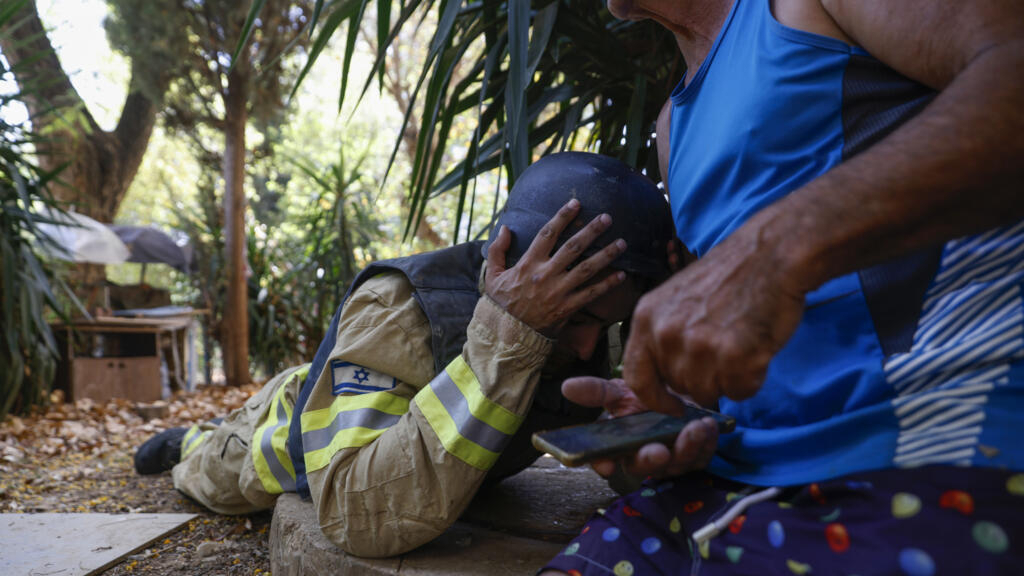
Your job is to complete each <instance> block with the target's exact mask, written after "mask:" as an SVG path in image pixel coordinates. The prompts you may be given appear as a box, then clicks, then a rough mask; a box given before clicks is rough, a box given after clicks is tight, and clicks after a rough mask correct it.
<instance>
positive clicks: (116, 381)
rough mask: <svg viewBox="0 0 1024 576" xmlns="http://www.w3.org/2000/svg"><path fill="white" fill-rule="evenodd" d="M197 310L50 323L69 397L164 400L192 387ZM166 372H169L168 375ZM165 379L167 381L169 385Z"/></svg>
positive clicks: (63, 385) (59, 378)
mask: <svg viewBox="0 0 1024 576" xmlns="http://www.w3.org/2000/svg"><path fill="white" fill-rule="evenodd" d="M194 320H195V313H194V312H192V311H187V312H184V313H182V314H175V315H170V316H161V317H144V318H122V317H115V316H101V317H97V318H95V319H94V320H92V321H89V320H84V319H83V320H77V321H75V322H72V323H70V324H66V323H59V324H54V325H52V327H53V330H54V334H55V335H56V336H57V340H58V345H59V350H60V353H61V361H60V363H59V364H58V368H57V383H56V385H57V388H58V389H63V390H65V391H66V392H67V394H68V395H69V399H70V400H79V399H81V398H91V399H93V400H96V401H98V402H104V401H107V400H109V399H111V398H126V399H129V400H136V401H142V402H151V401H154V400H160V399H161V398H164V397H166V396H168V395H169V394H170V392H171V389H172V388H175V389H180V390H191V389H192V374H193V370H192V367H193V365H194V362H195V361H194V353H193V350H192V346H191V345H190V343H191V340H192V339H191V337H190V334H191V330H192V327H193V325H194ZM164 374H166V377H165V376H164ZM165 384H166V386H165Z"/></svg>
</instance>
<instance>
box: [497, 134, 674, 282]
mask: <svg viewBox="0 0 1024 576" xmlns="http://www.w3.org/2000/svg"><path fill="white" fill-rule="evenodd" d="M572 198H576V199H578V200H579V201H580V206H581V209H580V213H579V216H577V217H576V220H574V221H573V222H572V223H570V224H569V225H568V226H567V227H566V228H565V230H564V231H563V232H562V234H561V235H560V236H559V237H558V242H557V243H556V244H555V250H557V249H558V247H559V246H561V245H562V244H563V243H565V242H566V241H567V240H568V239H569V238H571V237H572V235H573V234H575V233H576V232H578V231H579V230H580V229H581V228H583V226H584V225H586V224H587V223H588V222H590V221H591V220H593V219H594V218H596V217H597V216H598V215H600V214H605V213H607V214H609V215H611V217H612V225H611V226H610V227H609V228H608V229H607V230H605V231H604V233H603V234H601V235H600V236H598V237H597V239H596V240H594V242H593V243H592V244H591V245H590V246H589V247H588V248H587V250H586V251H585V252H584V253H583V254H582V255H581V256H580V258H581V259H582V258H586V257H587V256H590V255H592V254H594V253H595V252H597V251H598V250H600V249H601V248H604V247H605V246H607V245H608V244H611V243H612V242H613V241H615V240H616V239H617V238H622V239H624V240H625V241H626V251H625V252H624V253H622V254H621V255H620V256H619V257H618V258H616V259H615V260H614V261H613V262H612V264H611V267H612V268H616V269H619V270H623V271H626V272H630V273H633V274H638V275H640V276H644V277H646V278H649V279H652V280H654V281H655V282H657V281H661V280H663V279H664V278H666V277H667V276H668V275H669V269H668V258H667V252H666V250H667V245H668V242H669V240H670V239H672V238H674V237H675V228H674V226H673V224H672V215H671V213H670V211H669V207H668V202H666V201H665V196H664V195H663V194H662V192H661V190H659V189H658V187H657V186H655V185H654V183H653V182H651V181H650V180H649V179H648V178H647V177H646V176H644V175H643V174H640V173H639V172H637V171H635V170H633V169H632V168H630V167H629V166H627V165H626V164H624V163H623V162H621V161H619V160H616V159H615V158H611V157H608V156H602V155H600V154H592V153H589V152H562V153H559V154H552V155H549V156H545V157H544V158H541V159H540V160H538V161H536V162H534V163H533V164H531V165H530V166H529V167H528V168H527V169H526V170H525V171H524V172H523V174H522V176H520V177H519V179H518V180H516V183H515V186H513V187H512V192H510V193H509V197H508V202H506V204H505V209H504V210H503V211H502V214H501V216H500V217H499V218H498V221H497V222H495V223H494V227H493V228H492V229H491V237H490V239H489V240H488V241H487V243H486V244H484V247H483V254H484V256H485V257H486V256H487V248H488V247H489V246H490V245H491V242H494V240H495V239H496V238H497V235H498V231H499V230H501V226H502V225H503V224H504V225H505V226H508V227H509V229H510V230H511V231H512V245H511V246H510V247H509V250H508V253H507V255H506V260H505V265H506V266H508V267H512V266H513V265H514V264H515V263H516V262H517V261H518V260H519V258H520V257H521V256H522V255H523V254H524V253H525V252H526V249H527V248H528V247H529V246H530V243H531V242H532V241H533V238H534V237H535V236H536V235H537V233H538V232H539V231H540V229H541V227H542V226H544V224H546V223H547V222H548V221H549V220H551V218H552V217H553V216H554V215H555V213H556V212H558V209H559V208H561V207H562V206H564V205H565V203H566V202H568V201H569V200H570V199H572ZM552 253H554V250H552Z"/></svg>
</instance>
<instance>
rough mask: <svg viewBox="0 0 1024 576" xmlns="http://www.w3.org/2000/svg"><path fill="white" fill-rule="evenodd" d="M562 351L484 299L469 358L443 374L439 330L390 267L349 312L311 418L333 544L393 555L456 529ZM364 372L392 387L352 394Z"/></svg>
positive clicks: (305, 416)
mask: <svg viewBox="0 0 1024 576" xmlns="http://www.w3.org/2000/svg"><path fill="white" fill-rule="evenodd" d="M550 351H551V341H550V340H548V339H547V338H545V337H543V336H542V335H540V334H539V333H537V332H535V331H534V330H533V329H531V328H530V327H528V326H526V325H525V324H523V323H522V322H520V321H519V320H517V319H516V318H514V317H512V316H511V315H509V314H508V313H507V312H505V311H504V310H503V309H502V308H501V307H500V306H498V305H497V304H495V303H494V302H493V301H491V300H490V299H489V298H487V297H486V296H484V297H481V298H480V300H479V301H478V303H477V306H476V308H475V310H474V313H473V318H472V321H471V322H470V324H469V326H468V328H467V342H466V345H465V346H464V348H463V351H462V354H461V355H460V356H459V357H457V358H456V359H455V360H453V361H452V362H451V363H450V364H449V365H448V366H447V367H446V368H445V369H444V370H443V371H441V373H440V374H435V373H434V366H433V356H432V354H431V348H430V326H429V324H428V322H427V319H426V317H425V316H424V314H423V312H422V310H421V309H420V307H419V306H418V305H417V304H416V303H415V300H414V299H413V296H412V288H411V286H410V285H409V284H408V281H407V280H406V279H405V278H404V277H403V276H401V275H399V274H387V275H384V276H378V277H377V278H374V279H371V280H370V281H368V282H367V283H366V284H364V285H363V286H362V287H361V288H360V290H359V291H357V293H356V294H354V295H353V296H352V297H351V298H350V301H349V302H347V303H346V305H345V308H344V309H343V310H342V316H341V318H340V322H339V333H338V344H337V345H336V347H335V350H334V351H333V352H332V354H331V360H330V361H329V362H328V363H327V365H326V366H325V368H324V372H323V373H322V374H321V375H320V377H319V379H318V380H317V383H316V385H315V388H314V389H313V391H312V393H311V395H310V400H309V403H308V404H307V406H306V408H305V409H304V411H303V413H302V415H301V418H302V428H303V445H304V449H305V451H306V470H307V475H308V479H309V486H310V491H311V493H312V498H313V502H314V504H315V507H316V512H317V515H318V520H319V522H320V526H321V529H322V530H323V532H324V534H325V535H326V536H327V537H328V539H330V540H331V541H332V542H334V543H335V544H336V545H338V546H339V547H341V548H342V549H343V550H345V551H347V552H349V553H352V554H355V555H358V556H371V557H381V556H391V555H396V554H401V553H403V552H406V551H409V550H412V549H413V548H416V547H417V546H420V545H422V544H424V543H426V542H428V541H430V540H432V539H433V538H435V537H437V536H438V535H440V534H441V533H442V532H444V530H445V529H447V528H448V527H449V526H450V525H451V524H452V523H453V522H454V521H455V520H456V519H457V518H458V516H459V515H460V514H461V513H462V511H463V510H464V509H465V508H466V506H467V505H468V504H469V501H470V500H471V499H472V497H473V495H474V494H475V493H476V490H477V488H478V487H479V486H480V483H481V482H482V481H483V479H484V476H485V475H486V474H487V471H488V470H489V469H490V467H491V466H492V465H493V464H494V462H495V460H496V459H497V458H498V455H499V454H500V453H501V451H502V449H503V447H504V445H505V443H506V442H507V441H508V440H509V438H511V436H512V434H513V433H515V431H516V429H517V428H518V427H519V424H520V423H521V421H522V419H523V417H524V416H525V414H526V412H527V410H528V409H529V407H530V404H531V402H532V399H533V393H534V390H535V388H536V385H537V382H538V380H539V376H540V368H541V366H542V365H543V363H544V362H545V360H546V359H547V356H548V354H549V352H550ZM359 370H366V371H367V373H370V374H371V376H370V377H369V379H368V380H367V382H369V383H370V384H371V388H374V387H377V388H380V389H374V390H372V391H371V390H369V389H368V390H365V391H361V393H355V392H353V391H351V390H352V385H354V384H356V380H357V378H356V375H357V373H359V372H358V371H359ZM359 374H362V373H359ZM382 375H383V376H382ZM389 378H393V381H390V380H389ZM374 382H376V384H373V383H374ZM392 384H393V388H390V389H385V388H388V387H389V386H391V385H392Z"/></svg>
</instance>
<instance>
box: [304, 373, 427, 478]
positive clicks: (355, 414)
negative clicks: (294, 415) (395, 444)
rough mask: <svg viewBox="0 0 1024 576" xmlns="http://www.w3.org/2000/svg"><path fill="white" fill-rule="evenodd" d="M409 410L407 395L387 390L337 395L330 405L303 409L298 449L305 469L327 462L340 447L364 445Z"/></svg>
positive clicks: (311, 469)
mask: <svg viewBox="0 0 1024 576" xmlns="http://www.w3.org/2000/svg"><path fill="white" fill-rule="evenodd" d="M408 411H409V399H408V398H403V397H401V396H396V395H394V394H391V393H388V392H370V393H367V394H356V395H352V396H337V397H335V399H334V401H333V402H332V403H331V405H330V406H329V407H327V408H321V409H319V410H311V411H309V412H303V413H302V416H301V424H302V449H303V452H304V458H305V462H306V472H307V473H308V472H313V471H315V470H319V469H321V468H323V467H325V466H327V465H328V464H329V463H330V462H331V458H332V457H333V456H334V455H335V454H336V453H337V452H338V451H339V450H342V449H344V448H357V447H360V446H365V445H367V444H369V443H370V442H373V441H374V440H376V439H377V437H378V436H380V435H381V434H383V433H384V431H385V430H387V429H388V428H390V427H391V426H394V425H395V423H397V422H398V420H399V419H401V417H402V415H403V414H405V413H406V412H408Z"/></svg>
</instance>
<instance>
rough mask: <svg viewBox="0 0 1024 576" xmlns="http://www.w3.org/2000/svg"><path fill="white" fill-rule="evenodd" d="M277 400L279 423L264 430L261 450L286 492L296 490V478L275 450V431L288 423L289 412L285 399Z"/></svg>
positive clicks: (268, 465)
mask: <svg viewBox="0 0 1024 576" xmlns="http://www.w3.org/2000/svg"><path fill="white" fill-rule="evenodd" d="M276 402H277V423H276V424H274V425H273V426H270V427H268V428H267V429H266V430H264V431H263V437H262V438H260V450H261V451H262V452H263V459H264V460H266V461H267V467H268V468H270V473H271V474H273V475H274V478H275V479H276V480H277V483H278V484H280V485H281V489H282V490H284V491H285V492H294V491H295V479H294V478H292V477H291V474H288V471H287V470H285V469H284V466H282V465H281V461H280V460H278V458H277V453H276V452H274V444H273V436H274V431H275V430H277V429H278V428H281V427H282V426H287V425H288V413H287V412H286V411H285V409H284V401H283V399H282V398H281V397H278V398H277V399H276Z"/></svg>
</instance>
